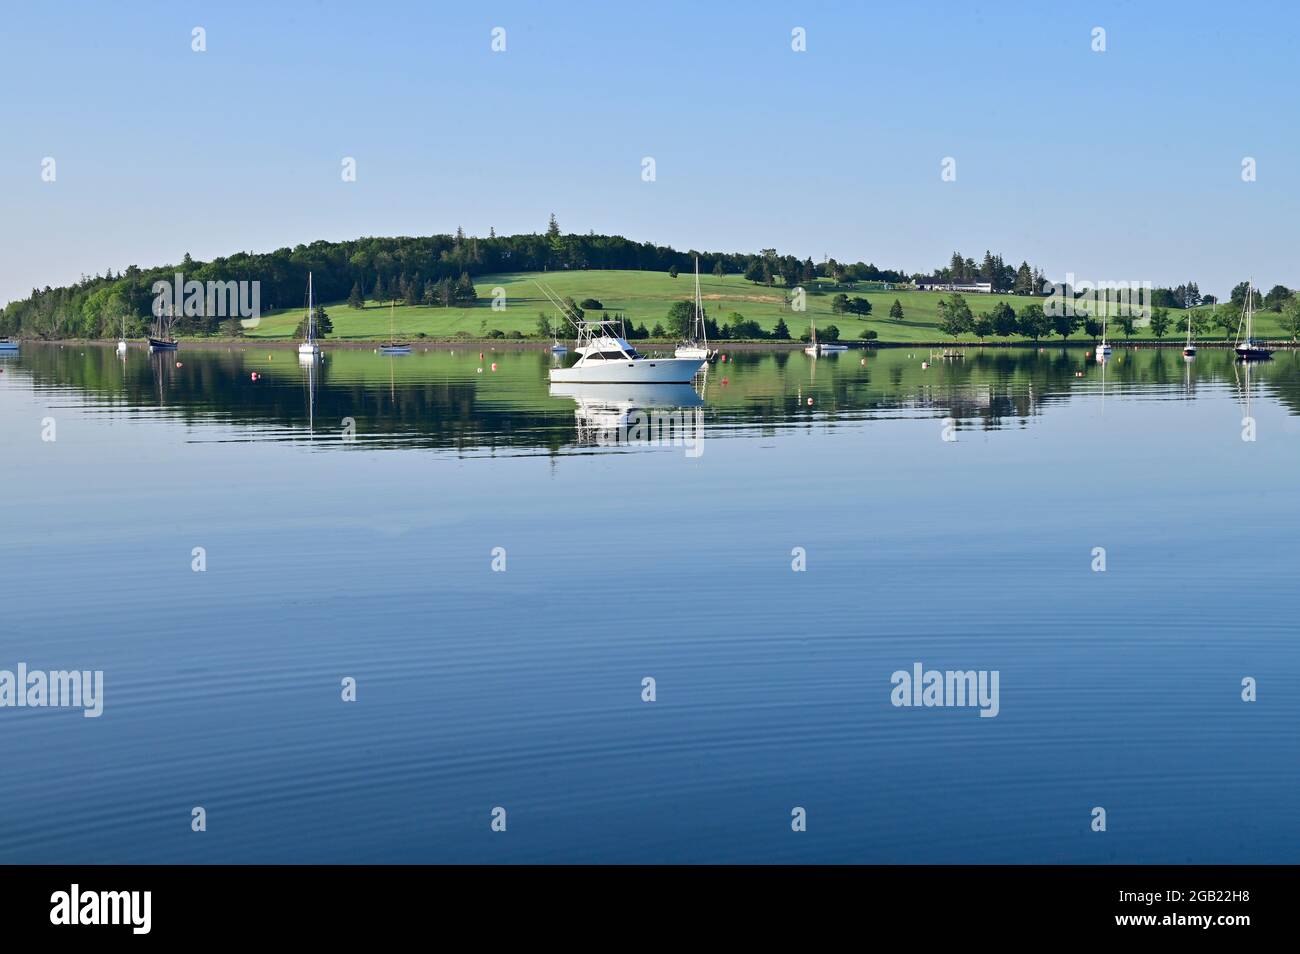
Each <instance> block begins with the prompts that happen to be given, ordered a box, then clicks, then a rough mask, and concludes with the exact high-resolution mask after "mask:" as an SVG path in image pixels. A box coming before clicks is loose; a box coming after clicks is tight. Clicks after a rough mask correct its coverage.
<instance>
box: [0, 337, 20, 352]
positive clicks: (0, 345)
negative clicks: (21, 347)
mask: <svg viewBox="0 0 1300 954" xmlns="http://www.w3.org/2000/svg"><path fill="white" fill-rule="evenodd" d="M17 350H18V342H17V341H14V340H13V339H11V338H3V339H0V351H8V352H16V351H17Z"/></svg>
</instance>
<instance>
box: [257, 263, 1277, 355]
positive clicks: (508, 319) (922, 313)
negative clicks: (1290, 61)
mask: <svg viewBox="0 0 1300 954" xmlns="http://www.w3.org/2000/svg"><path fill="white" fill-rule="evenodd" d="M535 278H536V279H540V280H542V281H544V282H545V283H546V284H547V285H548V286H549V287H551V288H552V289H554V290H555V292H556V293H557V294H559V295H561V296H565V295H568V296H572V297H573V299H574V300H575V301H583V300H584V299H587V298H595V299H597V300H599V301H600V302H601V304H602V305H604V310H606V311H608V312H610V313H611V314H613V313H615V312H623V313H624V314H626V315H627V317H628V318H629V319H630V320H631V321H632V322H633V323H634V324H636V325H642V324H644V325H645V326H646V327H647V328H653V327H654V326H655V324H656V323H657V322H658V323H663V322H664V320H665V316H666V314H667V312H668V308H669V306H670V305H671V304H672V303H673V302H674V301H679V300H686V301H689V300H690V299H691V297H692V295H693V282H692V276H690V275H687V274H685V273H683V274H681V275H679V276H678V277H677V278H671V277H669V276H668V274H667V273H665V272H640V271H577V272H545V273H511V274H503V275H488V276H483V277H481V279H480V280H479V281H476V282H475V287H476V288H477V290H478V294H479V302H478V304H477V305H475V306H474V307H469V308H437V307H429V306H423V305H401V304H399V305H397V306H396V308H395V309H393V316H394V322H395V325H396V329H397V336H398V337H399V338H403V339H411V338H415V337H417V336H419V335H421V334H423V335H425V336H426V337H428V338H434V339H437V338H453V337H456V336H457V335H461V336H464V335H469V336H471V337H474V338H480V337H484V336H485V335H486V333H487V332H489V331H492V330H493V329H497V330H500V331H502V332H505V333H509V332H511V331H518V332H520V333H522V334H524V335H526V336H534V335H535V334H536V330H537V315H538V312H539V311H545V312H546V313H547V314H548V315H550V316H552V318H554V317H555V315H556V314H557V312H556V309H555V308H553V307H552V306H551V305H550V303H549V302H547V301H546V299H545V297H544V296H543V295H542V293H541V292H540V291H539V290H538V289H537V287H536V286H535V285H534V284H533V279H535ZM700 286H701V291H702V292H703V295H704V298H705V307H706V308H707V309H708V312H709V316H710V317H711V318H714V319H716V320H717V321H718V323H719V324H722V323H723V322H724V321H725V319H726V317H727V316H728V315H729V314H730V313H732V312H739V313H740V314H742V315H744V316H745V317H746V318H750V319H753V320H755V321H757V322H758V323H759V324H760V325H761V326H762V327H763V328H765V329H767V330H769V331H770V330H771V329H772V328H773V327H774V326H775V325H776V322H777V319H778V318H782V317H783V318H785V322H786V324H787V325H788V326H789V328H790V333H791V335H792V336H793V337H795V338H798V337H799V336H800V335H801V334H802V333H803V332H804V331H806V330H807V328H808V323H809V320H810V318H811V320H814V321H816V323H817V325H818V327H821V328H824V327H825V326H826V325H828V324H834V325H836V326H837V327H838V328H839V329H840V340H842V341H856V340H858V337H859V335H860V333H861V332H862V330H863V329H865V328H870V329H871V330H873V331H875V332H876V333H877V335H879V340H880V341H881V342H904V343H906V342H921V341H942V340H948V339H945V338H944V335H943V334H942V333H941V332H940V331H939V313H938V306H939V301H940V300H941V299H943V298H944V297H946V295H945V294H944V293H940V292H916V291H870V290H868V291H861V290H855V289H853V288H843V287H838V286H834V285H831V284H829V283H826V282H818V283H816V284H815V285H814V286H811V287H810V289H809V294H808V296H807V310H806V311H804V312H802V313H798V312H791V311H790V310H789V309H787V308H786V307H785V306H784V304H783V301H784V290H783V288H782V287H780V286H778V287H775V288H767V287H764V286H762V285H755V284H753V283H752V282H748V281H745V280H744V279H743V278H741V277H740V276H739V275H728V276H727V277H726V278H722V279H719V278H717V277H715V276H713V275H708V276H701V278H700ZM498 287H499V288H502V289H504V291H505V304H506V307H505V309H504V310H495V309H493V308H492V307H491V301H492V294H493V289H494V288H498ZM840 291H844V292H845V293H846V294H848V295H850V296H857V295H860V296H862V297H865V298H867V299H868V300H869V301H870V302H871V305H872V314H871V315H870V316H869V317H868V318H867V319H865V320H863V319H860V318H858V317H856V316H853V315H836V314H834V313H833V312H832V311H831V299H832V298H833V297H834V295H835V294H836V293H838V292H840ZM965 298H966V303H967V304H968V305H969V306H970V309H971V311H972V312H974V313H975V314H979V313H980V312H981V311H987V310H989V309H991V308H992V307H993V306H994V305H995V304H996V303H997V302H998V301H1008V302H1010V303H1011V306H1012V308H1014V309H1015V310H1016V311H1017V312H1019V311H1020V309H1021V308H1023V307H1024V306H1025V305H1027V304H1030V303H1031V302H1035V301H1036V302H1038V303H1040V304H1041V303H1042V302H1043V301H1044V299H1042V298H1028V297H1023V296H1019V297H1018V296H1014V295H979V294H973V295H966V296H965ZM895 299H897V300H898V301H899V302H900V303H901V304H902V306H903V318H902V319H901V320H897V321H895V320H893V319H891V318H889V309H890V306H891V305H892V304H893V303H894V300H895ZM326 310H327V312H328V314H329V316H330V320H331V321H332V322H333V325H334V331H333V333H332V334H331V335H330V338H331V339H336V340H371V339H374V340H378V339H383V338H386V337H387V336H388V329H389V307H388V305H387V304H385V305H382V306H381V305H376V304H373V303H367V307H366V308H364V309H356V308H351V307H349V306H348V304H347V303H346V302H333V303H326ZM1171 316H1172V317H1173V318H1174V326H1175V327H1176V326H1177V323H1178V321H1179V320H1180V318H1181V311H1178V310H1171ZM301 319H302V312H301V311H300V310H294V311H280V312H271V313H268V314H265V315H263V316H262V321H261V324H260V325H259V326H258V327H257V328H255V329H252V330H250V331H248V332H247V335H248V336H249V337H252V338H288V337H290V336H292V334H293V332H294V329H295V328H296V327H297V325H298V322H299V321H300V320H301ZM1278 319H1279V316H1278V315H1277V314H1275V313H1272V312H1262V313H1260V314H1257V316H1256V334H1257V335H1259V336H1260V337H1277V338H1281V337H1286V335H1284V334H1283V332H1282V329H1281V325H1280V323H1279V320H1278ZM1152 337H1153V336H1152V334H1151V331H1150V329H1149V328H1146V327H1141V328H1139V329H1137V333H1136V334H1135V335H1134V340H1150V339H1151V338H1152ZM1177 337H1179V335H1178V332H1176V331H1170V332H1169V333H1168V334H1167V335H1166V340H1170V339H1173V338H1177ZM1207 337H1208V338H1222V337H1223V334H1222V331H1221V330H1220V329H1217V328H1215V329H1212V330H1211V331H1210V332H1209V334H1208V335H1207ZM1111 338H1112V339H1113V340H1116V341H1120V340H1123V336H1122V334H1120V333H1118V329H1112V333H1111ZM1082 339H1083V335H1082V333H1081V332H1080V333H1078V334H1076V335H1074V336H1072V338H1071V340H1075V341H1078V340H1082ZM960 340H962V341H975V340H976V339H975V337H974V335H963V336H962V338H961V339H960ZM990 340H993V341H998V340H1002V339H998V338H993V339H990ZM1007 340H1009V341H1022V340H1024V339H1021V338H1019V337H1018V336H1016V337H1012V338H1010V339H1007ZM1045 340H1057V341H1059V340H1060V339H1059V338H1055V337H1053V338H1052V339H1045Z"/></svg>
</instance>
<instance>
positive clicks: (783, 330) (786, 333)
mask: <svg viewBox="0 0 1300 954" xmlns="http://www.w3.org/2000/svg"><path fill="white" fill-rule="evenodd" d="M772 337H773V338H774V339H776V340H777V341H789V340H790V329H789V327H788V326H787V325H786V323H785V319H784V318H777V319H776V327H775V328H773V329H772Z"/></svg>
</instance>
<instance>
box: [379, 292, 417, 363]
mask: <svg viewBox="0 0 1300 954" xmlns="http://www.w3.org/2000/svg"><path fill="white" fill-rule="evenodd" d="M396 307H397V303H396V302H395V301H392V302H389V303H388V344H386V345H381V346H380V348H379V353H380V354H410V353H411V346H410V345H409V344H408V343H407V342H405V341H402V342H399V341H398V340H397V338H396V333H395V330H394V329H395V328H396V324H395V318H394V312H395V309H396Z"/></svg>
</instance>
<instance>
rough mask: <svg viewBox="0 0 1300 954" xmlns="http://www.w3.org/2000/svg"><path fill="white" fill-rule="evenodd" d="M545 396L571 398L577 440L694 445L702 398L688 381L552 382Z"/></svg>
mask: <svg viewBox="0 0 1300 954" xmlns="http://www.w3.org/2000/svg"><path fill="white" fill-rule="evenodd" d="M550 395H551V397H564V398H569V399H570V400H572V401H573V402H574V403H575V404H576V405H577V407H575V408H574V417H575V418H576V420H577V424H578V435H577V436H578V441H577V442H578V443H579V444H586V445H591V444H594V445H598V446H601V447H609V446H618V445H636V444H640V445H647V446H678V447H681V446H685V447H687V448H692V447H699V445H700V441H701V440H702V439H703V436H704V398H703V396H701V394H700V393H699V392H698V391H697V390H695V388H694V386H692V385H690V384H634V383H629V384H582V383H576V382H565V383H556V384H552V385H551V386H550Z"/></svg>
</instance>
